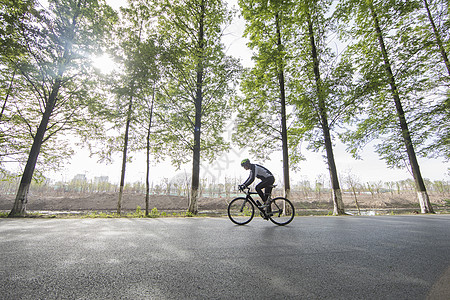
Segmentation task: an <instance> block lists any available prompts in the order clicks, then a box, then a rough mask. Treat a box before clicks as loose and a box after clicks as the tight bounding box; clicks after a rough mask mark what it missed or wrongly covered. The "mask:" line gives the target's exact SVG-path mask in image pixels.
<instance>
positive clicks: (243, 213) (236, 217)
mask: <svg viewBox="0 0 450 300" xmlns="http://www.w3.org/2000/svg"><path fill="white" fill-rule="evenodd" d="M254 215H255V207H254V206H253V204H252V203H251V202H250V201H248V200H247V199H246V198H242V197H240V198H236V199H233V200H232V201H231V202H230V204H228V218H230V220H231V222H233V223H235V224H238V225H245V224H247V223H248V222H250V221H251V220H252V219H253V216H254Z"/></svg>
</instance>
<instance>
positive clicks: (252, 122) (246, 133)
mask: <svg viewBox="0 0 450 300" xmlns="http://www.w3.org/2000/svg"><path fill="white" fill-rule="evenodd" d="M239 5H240V7H241V11H242V15H243V17H244V18H245V20H246V29H245V35H246V36H247V37H248V38H249V40H250V42H249V44H248V45H249V47H250V48H252V49H254V50H256V53H255V55H254V56H253V60H254V61H255V66H254V67H253V68H251V69H250V70H247V71H246V72H245V73H244V76H243V80H242V84H241V89H242V92H243V94H244V98H243V99H242V101H240V103H239V105H238V109H239V113H238V118H237V132H236V134H235V136H234V141H235V142H236V143H237V144H238V145H239V146H241V147H246V146H248V145H249V141H251V142H252V143H250V144H251V148H250V150H249V151H250V153H251V154H253V155H254V156H255V157H256V158H258V159H262V160H265V159H269V157H270V154H271V153H272V152H273V151H276V150H278V149H280V148H281V151H282V155H283V179H284V193H285V197H287V198H289V197H290V178H289V169H290V163H289V160H290V159H292V160H293V162H294V165H295V164H296V163H297V162H298V161H299V160H300V159H301V155H300V154H299V153H298V151H297V146H298V144H299V142H300V139H301V136H302V131H301V129H299V127H298V126H296V124H294V123H293V122H292V120H291V121H290V120H289V119H291V118H292V116H291V115H290V114H289V113H288V107H289V104H290V103H292V98H293V97H294V95H293V94H291V90H290V89H289V87H288V86H289V81H288V80H286V77H288V78H289V77H291V76H292V74H291V73H289V64H290V59H291V58H292V54H289V51H287V50H288V49H289V45H290V44H289V43H290V42H291V41H292V37H293V35H294V34H295V32H294V31H295V27H293V23H292V15H291V12H292V9H293V3H292V2H291V1H261V2H250V3H249V2H248V1H239ZM286 74H288V75H287V76H286ZM289 122H291V124H288V123H289ZM290 150H291V154H289V152H290Z"/></svg>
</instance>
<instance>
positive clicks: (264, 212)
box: [241, 188, 271, 217]
mask: <svg viewBox="0 0 450 300" xmlns="http://www.w3.org/2000/svg"><path fill="white" fill-rule="evenodd" d="M242 192H243V193H245V195H246V197H245V199H246V200H247V201H250V203H252V204H253V206H254V207H256V208H257V209H258V210H259V211H260V212H261V213H262V215H263V216H264V217H268V215H267V213H266V210H265V209H264V208H266V207H267V206H266V205H264V203H263V204H262V205H261V206H260V205H258V203H256V201H255V200H254V199H253V197H252V196H251V195H258V193H257V192H250V188H247V191H244V190H242ZM270 198H271V195H269V196H268V198H267V200H268V201H267V202H270V200H271V199H270ZM244 206H245V202H244V203H243V204H242V207H241V209H243V208H244Z"/></svg>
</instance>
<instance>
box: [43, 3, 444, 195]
mask: <svg viewBox="0 0 450 300" xmlns="http://www.w3.org/2000/svg"><path fill="white" fill-rule="evenodd" d="M107 2H108V3H109V4H110V5H111V6H112V7H113V8H114V9H118V8H119V7H120V6H121V5H125V3H126V1H121V0H107ZM229 3H230V4H231V6H237V1H236V0H229ZM243 29H244V22H243V20H242V19H236V20H235V21H234V22H233V24H232V25H231V26H230V27H229V28H228V30H227V35H226V37H225V40H224V43H225V45H226V46H228V47H229V48H228V54H229V55H232V56H235V57H237V58H240V59H241V61H242V63H243V64H244V65H245V66H250V65H251V52H250V50H249V49H248V48H247V47H246V39H244V38H243V37H242V33H243ZM99 63H101V62H99ZM104 63H105V65H106V66H108V65H109V66H110V62H108V61H107V60H106V61H105V62H104ZM231 128H232V126H229V129H228V130H227V135H228V136H230V135H231ZM248 147H251V145H249V146H248ZM302 151H303V153H304V155H305V156H306V161H304V162H302V163H301V169H300V171H299V172H297V173H294V172H292V171H291V185H293V184H295V183H296V182H299V181H302V180H309V181H310V182H311V183H314V182H315V181H316V179H317V178H318V177H322V178H324V179H325V182H328V181H329V175H328V170H327V168H326V162H325V159H324V158H323V156H324V154H325V153H312V152H309V151H306V149H304V148H303V149H302ZM334 154H335V160H336V164H337V169H338V172H339V176H340V180H341V186H342V187H344V188H345V183H344V177H345V176H348V175H349V174H352V176H353V177H355V178H357V179H358V180H359V182H360V183H366V182H377V181H384V182H387V181H398V180H404V179H412V175H411V174H410V173H409V172H408V171H407V170H397V169H394V170H393V169H388V168H387V167H386V165H385V163H384V162H383V161H380V160H379V159H378V158H377V156H376V154H375V153H374V152H373V151H372V149H371V148H370V147H369V148H367V149H366V150H365V151H364V152H363V153H362V158H363V159H362V160H354V159H353V158H351V156H350V155H349V154H347V153H346V152H345V147H344V146H343V145H342V144H341V143H339V142H337V143H336V146H335V148H334ZM189 155H190V154H189ZM133 157H134V158H135V159H134V161H133V162H132V163H129V164H127V172H126V181H127V182H135V181H141V182H145V157H144V153H143V154H141V155H139V154H133ZM246 157H248V154H247V152H246V151H245V149H237V148H233V149H232V150H231V151H230V152H229V153H224V154H223V155H222V156H220V157H219V159H217V161H215V162H214V163H212V164H208V163H207V162H203V163H202V168H201V176H202V177H209V178H210V179H214V180H215V182H223V179H224V177H225V176H226V177H231V178H241V179H242V180H245V178H246V177H247V176H248V171H245V170H244V169H243V168H241V167H240V161H241V160H242V159H243V158H246ZM248 158H250V159H251V160H252V157H248ZM252 161H253V160H252ZM254 162H256V163H260V164H263V165H265V166H266V167H268V168H269V169H270V170H271V171H272V172H273V173H274V174H275V176H276V181H277V183H278V184H282V182H283V177H282V176H283V170H282V162H281V153H276V154H274V155H273V158H272V159H271V160H270V161H267V162H259V161H254ZM419 163H420V168H421V172H422V176H423V177H424V178H428V179H431V180H443V179H446V180H450V176H449V167H450V165H449V164H448V163H444V162H443V161H442V160H428V159H420V158H419ZM120 168H121V155H120V154H118V155H116V156H115V159H114V163H113V164H112V165H106V164H98V163H97V162H96V160H95V158H89V153H88V150H87V149H79V150H77V153H76V155H75V156H74V157H73V159H72V163H71V164H69V165H67V166H66V168H64V169H63V170H62V171H61V172H57V173H53V174H50V176H51V178H54V179H55V180H66V181H68V180H71V179H72V178H73V177H74V176H75V175H76V174H85V175H86V176H87V178H88V179H93V178H94V177H96V176H109V180H110V182H119V179H120ZM191 168H192V165H191V164H188V165H186V166H183V167H182V169H181V170H175V169H174V168H173V167H172V166H171V165H170V162H169V160H167V162H164V163H161V164H158V165H156V166H152V167H151V174H150V177H151V179H150V180H151V181H153V182H154V183H155V184H157V183H159V181H160V180H161V179H162V178H169V179H171V178H173V177H174V176H176V175H178V174H180V173H181V174H184V173H190V172H191Z"/></svg>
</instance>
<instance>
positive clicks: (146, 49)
mask: <svg viewBox="0 0 450 300" xmlns="http://www.w3.org/2000/svg"><path fill="white" fill-rule="evenodd" d="M121 12H122V16H123V22H122V24H121V26H120V27H119V28H118V29H117V40H118V41H119V42H118V45H117V47H116V50H115V51H114V52H115V53H116V59H117V60H118V61H120V63H121V64H122V65H123V68H122V72H121V73H120V74H118V77H117V79H116V80H115V81H113V83H112V84H113V85H114V86H113V93H114V94H115V95H116V97H117V100H118V103H117V104H118V110H117V112H119V113H118V114H117V113H116V114H114V113H113V114H112V116H113V117H114V118H116V120H115V122H114V123H115V125H114V127H115V128H120V127H122V126H123V125H124V133H123V136H122V135H120V136H118V137H117V136H113V137H111V138H110V139H109V145H110V147H109V149H107V152H110V151H115V150H119V149H118V148H117V145H118V144H117V143H118V142H119V141H120V145H121V146H122V147H121V149H120V151H121V152H122V169H121V176H120V185H119V198H118V202H117V213H118V214H120V213H121V207H122V198H123V191H124V186H125V173H126V164H127V157H128V151H129V150H132V151H136V150H139V149H143V148H144V147H145V146H143V145H142V143H140V142H139V141H141V140H145V138H147V143H144V144H146V146H147V160H148V163H149V152H150V137H151V136H150V135H151V134H150V130H151V125H152V124H151V123H152V121H151V119H152V116H150V120H148V119H147V118H146V117H147V116H148V115H147V114H146V113H143V112H145V111H146V110H148V109H151V110H153V106H151V107H148V96H149V95H150V94H154V91H153V89H154V82H155V81H156V80H157V76H158V66H157V62H156V61H157V56H158V53H159V49H158V47H157V45H156V43H155V40H156V37H155V36H154V35H152V34H151V33H152V29H151V27H152V26H153V20H152V18H151V7H149V5H148V3H145V2H142V1H128V7H127V8H121ZM151 113H152V112H151ZM143 117H144V120H143ZM122 120H123V121H124V124H123V122H122ZM147 122H149V127H148V129H147V130H142V128H141V126H139V124H145V123H147ZM130 138H132V140H131V141H130ZM148 176H149V168H148V166H147V180H146V182H147V196H146V214H148V189H149V184H148Z"/></svg>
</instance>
